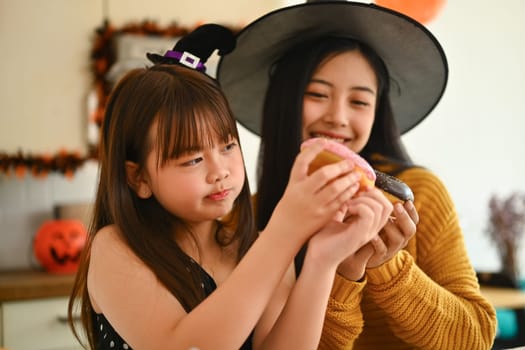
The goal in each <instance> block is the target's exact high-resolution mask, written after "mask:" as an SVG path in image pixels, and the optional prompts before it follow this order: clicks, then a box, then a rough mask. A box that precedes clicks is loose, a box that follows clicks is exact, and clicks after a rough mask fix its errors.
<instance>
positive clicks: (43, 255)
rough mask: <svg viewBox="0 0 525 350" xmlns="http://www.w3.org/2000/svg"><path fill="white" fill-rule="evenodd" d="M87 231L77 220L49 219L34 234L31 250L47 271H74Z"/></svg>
mask: <svg viewBox="0 0 525 350" xmlns="http://www.w3.org/2000/svg"><path fill="white" fill-rule="evenodd" d="M86 238H87V232H86V228H85V227H84V224H82V222H81V221H79V220H72V219H70V220H49V221H46V222H44V223H43V224H42V226H40V228H39V229H38V232H37V233H36V235H35V240H34V245H33V251H34V253H35V256H36V258H37V260H38V261H39V262H40V264H42V266H43V267H44V268H45V269H46V271H48V272H52V273H75V272H76V271H77V269H78V264H79V262H80V254H81V252H82V248H84V245H85V243H86Z"/></svg>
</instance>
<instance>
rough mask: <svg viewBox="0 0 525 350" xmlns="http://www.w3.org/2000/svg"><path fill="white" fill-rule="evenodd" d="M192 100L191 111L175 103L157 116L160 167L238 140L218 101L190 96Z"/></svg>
mask: <svg viewBox="0 0 525 350" xmlns="http://www.w3.org/2000/svg"><path fill="white" fill-rule="evenodd" d="M199 97H204V98H199ZM196 99H197V100H196ZM191 100H192V101H191V104H192V105H193V108H188V103H184V102H182V103H175V104H173V105H172V107H173V108H169V109H167V110H165V111H161V112H160V113H159V123H158V131H157V132H158V135H159V137H158V142H159V143H158V144H157V147H158V149H159V150H160V152H159V163H160V164H165V163H166V162H167V161H168V160H170V159H175V158H178V157H181V156H183V155H186V154H188V153H193V152H199V151H201V150H203V149H207V148H211V147H213V146H214V145H215V144H216V143H227V142H230V141H231V139H232V138H235V139H238V133H237V126H236V123H235V119H234V118H233V117H232V116H231V112H230V110H229V108H228V106H227V105H226V104H224V103H221V99H220V98H218V97H217V98H213V96H191Z"/></svg>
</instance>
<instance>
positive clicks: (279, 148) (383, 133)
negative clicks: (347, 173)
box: [256, 37, 412, 230]
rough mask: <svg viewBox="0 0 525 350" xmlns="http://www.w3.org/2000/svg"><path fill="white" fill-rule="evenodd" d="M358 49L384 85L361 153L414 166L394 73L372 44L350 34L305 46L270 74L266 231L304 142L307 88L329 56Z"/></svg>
mask: <svg viewBox="0 0 525 350" xmlns="http://www.w3.org/2000/svg"><path fill="white" fill-rule="evenodd" d="M352 50H358V51H359V52H361V53H362V54H363V56H364V57H365V58H366V59H367V60H368V62H369V63H370V65H371V66H372V68H373V69H374V71H375V73H376V77H377V83H378V99H377V108H376V113H375V120H374V124H373V126H372V132H371V135H370V139H369V141H368V143H367V145H366V146H365V148H364V149H363V150H362V152H361V155H362V156H363V157H364V158H365V159H367V160H368V161H369V162H370V163H372V164H374V162H375V158H374V157H373V156H374V155H375V154H381V155H382V156H383V157H386V158H387V159H389V160H391V161H394V162H398V163H400V164H403V166H410V165H411V164H412V162H411V160H410V158H409V156H408V154H407V152H406V151H405V148H404V146H403V143H402V141H401V137H400V133H399V131H398V128H397V126H396V122H395V119H394V116H393V114H392V109H391V107H390V101H389V98H388V93H387V92H388V90H389V82H390V80H389V75H388V71H387V68H386V66H385V64H384V63H383V61H382V60H381V58H380V57H378V56H377V54H375V52H374V51H373V50H372V49H371V48H369V47H368V46H366V45H364V44H362V43H360V42H357V41H355V40H350V39H347V38H338V37H329V38H326V37H325V38H322V39H318V40H315V41H311V42H306V43H303V44H300V45H299V46H296V47H294V48H293V49H291V50H289V51H288V53H286V54H285V55H283V56H282V58H281V59H279V60H278V61H277V62H276V63H275V65H274V67H273V70H272V72H271V74H270V82H269V85H268V90H267V94H266V99H265V103H264V108H263V118H262V128H261V147H260V154H259V164H258V174H257V175H258V184H257V205H256V210H257V215H256V217H257V228H258V229H259V230H262V229H263V228H264V227H265V226H266V224H267V223H268V220H269V218H270V216H271V214H272V212H273V210H274V208H275V206H276V205H277V202H278V201H279V200H280V198H281V197H282V195H283V193H284V190H285V188H286V185H287V183H288V178H289V175H290V171H291V168H292V165H293V162H294V159H295V157H296V156H297V153H299V150H300V145H301V142H302V132H301V131H302V108H303V96H304V92H305V91H306V87H307V85H308V83H309V81H310V78H311V76H312V75H313V73H314V71H315V69H317V67H318V66H319V64H320V63H321V62H323V61H324V60H326V59H327V58H328V57H331V56H333V55H336V54H338V53H342V52H345V51H352Z"/></svg>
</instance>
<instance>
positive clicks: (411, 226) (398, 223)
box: [366, 201, 419, 268]
mask: <svg viewBox="0 0 525 350" xmlns="http://www.w3.org/2000/svg"><path fill="white" fill-rule="evenodd" d="M393 214H394V216H393V217H392V218H391V219H390V220H388V222H387V223H386V225H385V226H384V227H383V229H382V230H381V232H380V233H379V236H380V238H381V240H375V241H374V242H373V243H374V244H373V246H374V254H373V255H372V256H371V257H370V259H369V260H368V263H367V265H366V267H367V268H374V267H378V266H381V265H382V264H384V263H385V262H387V261H388V260H390V259H392V257H393V256H394V255H396V254H397V252H399V251H400V250H401V249H403V248H405V247H406V245H407V244H408V241H409V240H410V239H411V238H412V237H413V236H414V234H415V233H416V225H417V223H418V222H419V215H418V213H417V210H416V208H415V207H414V204H413V203H412V202H410V201H407V202H405V203H404V204H403V203H396V204H395V205H394V213H393Z"/></svg>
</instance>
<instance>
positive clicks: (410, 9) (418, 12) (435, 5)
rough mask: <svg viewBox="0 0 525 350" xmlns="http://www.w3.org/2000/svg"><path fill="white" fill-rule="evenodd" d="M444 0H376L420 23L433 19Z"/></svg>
mask: <svg viewBox="0 0 525 350" xmlns="http://www.w3.org/2000/svg"><path fill="white" fill-rule="evenodd" d="M445 2H446V1H445V0H376V4H377V5H379V6H383V7H387V8H389V9H392V10H394V11H397V12H401V13H403V14H405V15H407V16H409V17H412V18H413V19H415V20H416V21H418V22H420V23H428V22H429V21H431V20H432V19H434V18H435V17H436V16H437V14H438V13H439V12H440V11H441V9H442V8H443V5H445Z"/></svg>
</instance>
